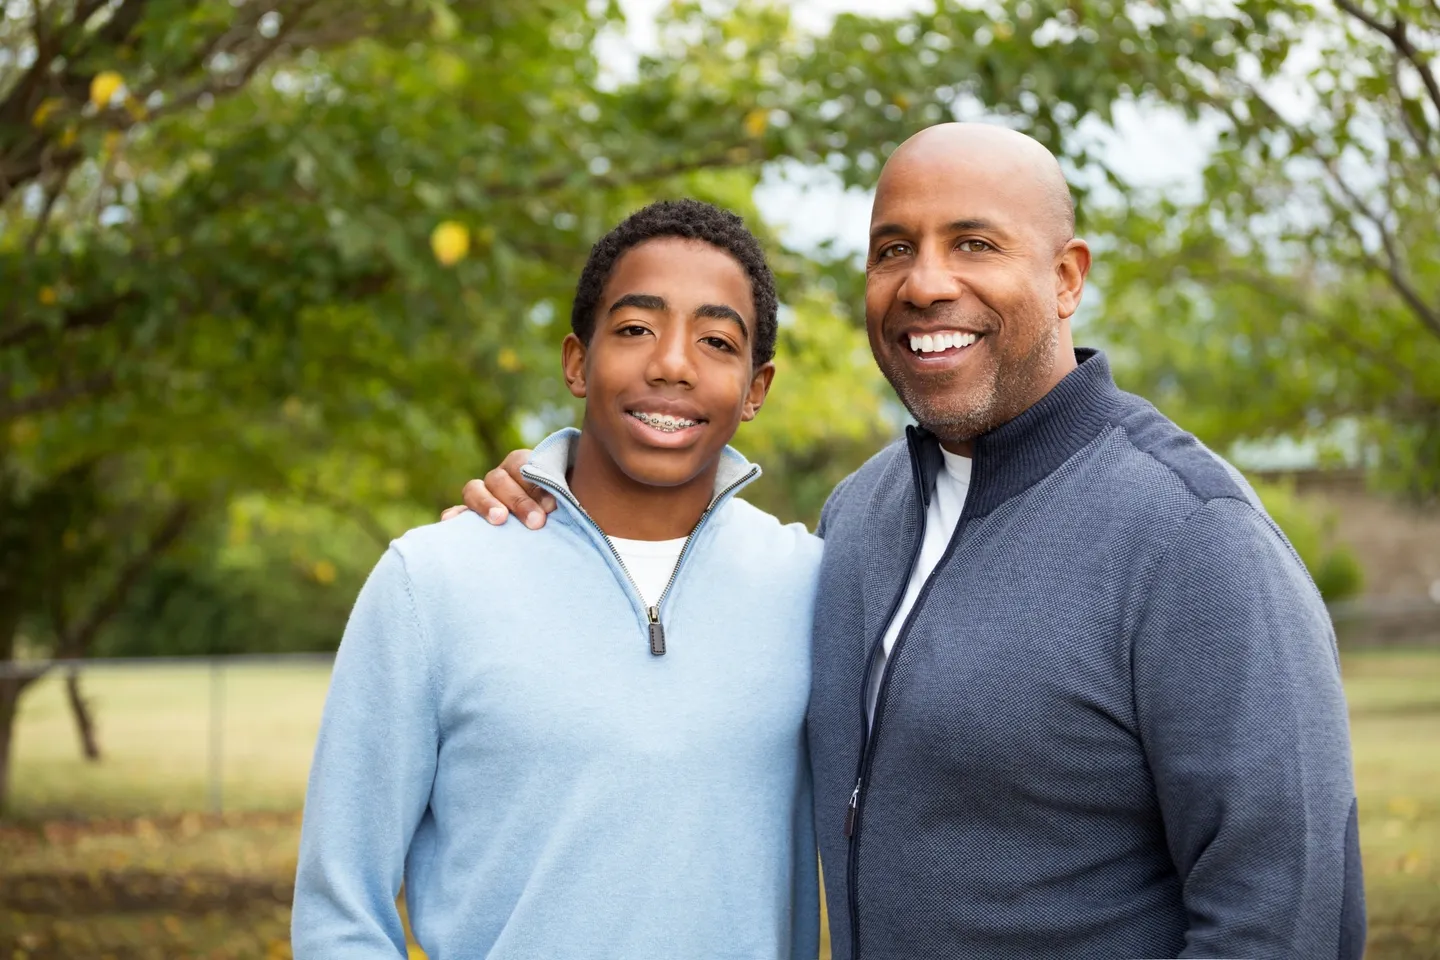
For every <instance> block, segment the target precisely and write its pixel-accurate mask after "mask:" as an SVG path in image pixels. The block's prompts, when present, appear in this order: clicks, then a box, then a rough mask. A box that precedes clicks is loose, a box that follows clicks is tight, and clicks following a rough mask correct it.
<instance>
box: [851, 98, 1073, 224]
mask: <svg viewBox="0 0 1440 960" xmlns="http://www.w3.org/2000/svg"><path fill="white" fill-rule="evenodd" d="M961 159H964V160H968V161H970V162H971V163H973V164H975V165H976V166H988V167H989V168H990V169H992V170H995V171H997V172H1000V173H1001V174H1002V175H1003V176H1005V177H1006V178H1007V179H1011V178H1013V179H1015V180H1018V181H1020V182H1022V183H1023V185H1024V187H1025V189H1027V190H1028V191H1030V192H1031V194H1032V195H1033V197H1034V198H1035V201H1036V210H1035V212H1036V214H1037V216H1038V217H1039V220H1038V221H1037V222H1039V223H1041V224H1044V225H1045V226H1046V227H1048V228H1049V230H1050V231H1051V236H1052V237H1053V238H1054V242H1055V247H1056V249H1059V248H1060V247H1062V246H1064V245H1065V243H1066V242H1067V241H1069V240H1071V239H1073V238H1074V236H1075V201H1074V200H1073V199H1072V198H1071V196H1070V185H1069V184H1068V183H1067V182H1066V181H1065V172H1064V171H1063V170H1061V169H1060V161H1058V160H1056V159H1055V155H1054V154H1053V153H1051V152H1050V151H1049V150H1048V149H1047V148H1046V147H1045V145H1044V144H1042V143H1041V142H1040V141H1039V140H1036V139H1035V138H1034V137H1030V136H1027V135H1025V134H1023V133H1020V132H1019V131H1017V130H1011V129H1010V128H1009V127H999V126H996V125H994V124H990V123H938V124H936V125H935V126H933V127H926V128H925V129H924V130H921V131H920V132H919V133H917V134H915V135H914V136H912V137H911V138H910V139H908V140H906V141H905V142H904V143H902V144H900V146H899V147H898V148H896V150H895V152H894V153H893V154H891V155H890V159H889V160H888V161H887V162H886V164H885V167H884V169H882V170H881V171H880V184H879V186H878V187H877V188H876V192H877V194H878V192H879V191H880V190H883V189H884V188H885V181H886V176H887V175H890V176H891V177H892V178H893V177H894V176H898V175H900V174H901V173H902V172H903V171H904V170H905V169H906V168H907V166H908V165H910V164H925V163H937V162H938V163H940V164H946V163H948V162H952V161H956V160H961Z"/></svg>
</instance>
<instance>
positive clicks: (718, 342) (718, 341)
mask: <svg viewBox="0 0 1440 960" xmlns="http://www.w3.org/2000/svg"><path fill="white" fill-rule="evenodd" d="M700 342H701V343H705V344H709V345H710V346H712V347H714V348H715V349H717V350H726V351H729V352H731V353H733V352H734V351H735V348H734V347H732V346H730V341H728V340H726V339H724V338H723V337H704V338H702V339H701V340H700Z"/></svg>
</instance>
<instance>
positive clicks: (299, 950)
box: [291, 546, 439, 960]
mask: <svg viewBox="0 0 1440 960" xmlns="http://www.w3.org/2000/svg"><path fill="white" fill-rule="evenodd" d="M438 749H439V729H438V721H437V703H436V696H435V693H434V684H433V682H432V665H431V659H430V656H429V651H428V650H427V648H426V638H425V636H424V635H423V632H422V629H421V626H420V621H419V617H418V613H417V610H416V605H415V601H414V597H413V595H412V593H411V587H410V580H409V576H408V574H407V572H406V569H405V562H404V559H403V558H402V557H401V555H400V553H399V552H398V551H397V550H396V548H395V547H394V546H391V548H390V549H389V550H388V551H387V552H386V553H385V555H384V556H383V557H382V558H381V559H380V562H379V563H378V564H377V565H376V567H375V569H374V571H373V572H372V573H371V574H370V578H369V580H367V581H366V583H365V586H364V588H363V589H362V590H361V591H360V596H359V599H357V600H356V602H355V608H354V610H353V611H352V612H351V614H350V621H349V624H348V625H347V626H346V628H345V636H344V639H343V640H342V641H341V643H340V650H339V652H338V653H337V654H336V657H335V669H334V672H333V674H332V675H331V679H330V692H329V694H328V696H327V697H326V699H325V710H324V714H323V717H322V719H321V723H320V735H319V738H318V740H317V742H316V746H315V759H314V763H313V764H312V765H311V768H310V780H309V786H308V788H307V791H306V795H305V814H304V819H303V823H302V825H301V833H300V859H299V867H298V870H297V874H296V880H295V906H294V913H293V915H292V918H291V937H292V945H293V949H294V955H295V960H320V958H325V960H380V958H382V957H388V958H394V957H402V958H403V957H405V956H406V946H405V934H404V930H403V928H402V926H401V922H400V915H399V912H398V910H397V909H396V905H395V898H396V896H397V895H398V893H399V890H400V883H401V879H402V877H403V875H404V868H405V858H406V854H407V852H408V850H409V847H410V839H411V837H412V836H413V835H414V833H415V828H416V826H417V824H419V822H420V819H421V817H422V816H423V815H424V813H425V810H426V807H427V805H428V803H429V798H430V788H431V784H432V782H433V780H434V776H435V766H436V755H437V752H438Z"/></svg>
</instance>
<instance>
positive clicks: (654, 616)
mask: <svg viewBox="0 0 1440 960" xmlns="http://www.w3.org/2000/svg"><path fill="white" fill-rule="evenodd" d="M520 472H521V474H522V475H523V476H525V477H527V478H528V479H530V480H533V481H534V482H536V483H538V484H540V485H541V486H543V487H544V488H545V489H546V490H549V491H550V492H551V493H553V494H555V495H556V496H559V497H564V498H565V499H566V501H568V502H569V504H570V505H571V506H572V507H574V508H575V511H576V512H577V513H579V514H580V516H582V517H584V518H585V521H586V522H587V523H589V524H590V526H592V527H594V528H595V532H596V533H598V534H600V539H601V540H604V541H605V546H607V547H609V548H610V555H611V556H613V557H614V558H615V562H616V563H618V564H619V565H620V571H621V572H622V573H624V574H625V579H626V580H628V581H629V582H630V589H632V590H634V591H635V595H636V596H637V597H639V598H640V602H641V603H642V604H644V603H645V594H643V593H641V592H640V585H639V584H637V583H636V582H635V578H634V577H633V576H631V575H630V568H629V567H627V566H625V560H624V558H622V557H621V556H620V551H619V550H616V549H615V544H614V543H612V542H611V541H610V538H609V537H608V536H606V534H605V531H604V530H601V529H600V524H598V523H596V522H595V521H594V519H592V518H591V516H590V514H588V513H586V512H585V508H584V507H582V506H580V501H579V500H576V499H575V497H574V495H573V494H571V493H570V491H569V490H566V489H565V488H564V487H561V486H558V485H555V486H552V485H551V484H550V483H548V482H546V480H545V478H543V477H541V476H540V475H539V474H532V473H528V472H527V471H525V470H524V469H523V468H522V469H521V471H520ZM755 473H756V469H755V467H754V465H753V464H752V465H751V467H750V469H749V470H747V471H746V472H745V474H744V476H741V477H739V478H737V479H736V480H735V481H734V482H733V483H731V484H730V485H729V486H728V487H726V488H725V489H724V490H721V491H720V492H719V493H717V494H716V495H715V496H714V497H713V498H712V499H711V500H710V505H709V506H708V507H706V508H705V512H704V513H702V514H700V519H699V520H697V521H696V522H695V527H694V529H692V530H691V531H690V535H689V536H687V537H686V538H685V543H684V545H683V546H682V547H681V548H680V556H678V557H676V558H675V567H674V569H672V570H671V571H670V579H669V580H667V581H665V589H664V590H661V591H660V596H659V598H658V599H657V600H656V601H655V605H654V606H649V605H646V606H645V626H646V632H647V634H648V639H649V641H650V654H651V656H655V657H663V656H665V625H664V624H663V623H661V622H660V607H661V605H663V604H664V603H665V598H666V597H668V596H669V595H670V588H671V587H673V586H675V578H676V577H677V576H679V575H680V565H681V564H683V563H684V562H685V557H686V555H687V554H689V552H690V544H691V542H692V541H694V539H695V534H697V533H699V532H700V528H701V527H703V526H704V525H705V521H706V520H708V519H709V518H710V514H711V513H713V512H714V510H715V508H716V507H717V506H719V505H720V502H721V501H722V500H724V499H725V498H726V497H728V496H729V495H730V494H731V493H732V492H734V491H735V490H736V489H737V488H738V487H740V486H742V485H743V484H745V483H746V482H747V481H749V480H750V479H752V478H753V477H754V476H755Z"/></svg>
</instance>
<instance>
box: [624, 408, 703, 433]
mask: <svg viewBox="0 0 1440 960" xmlns="http://www.w3.org/2000/svg"><path fill="white" fill-rule="evenodd" d="M630 416H632V417H634V418H635V419H636V420H639V421H640V422H641V423H646V424H649V425H650V426H652V427H654V428H655V429H656V430H659V431H661V432H663V433H675V432H676V431H678V430H684V429H686V428H688V427H696V426H699V425H700V421H699V420H686V419H684V418H683V417H672V416H669V415H668V414H662V413H640V412H639V411H632V412H631V413H630Z"/></svg>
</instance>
